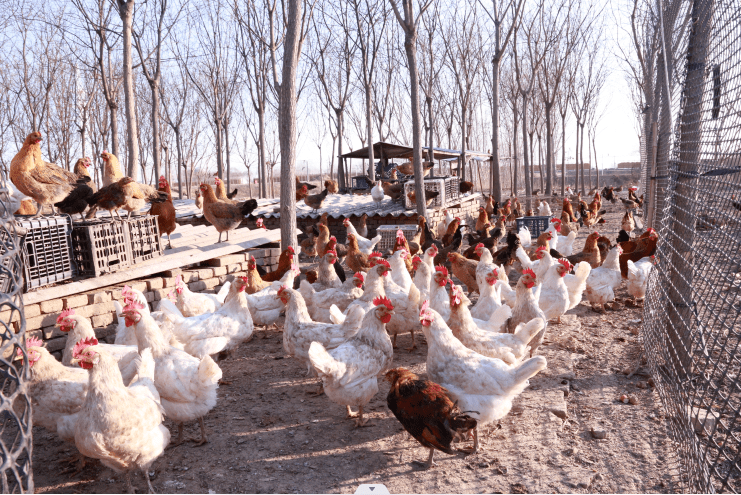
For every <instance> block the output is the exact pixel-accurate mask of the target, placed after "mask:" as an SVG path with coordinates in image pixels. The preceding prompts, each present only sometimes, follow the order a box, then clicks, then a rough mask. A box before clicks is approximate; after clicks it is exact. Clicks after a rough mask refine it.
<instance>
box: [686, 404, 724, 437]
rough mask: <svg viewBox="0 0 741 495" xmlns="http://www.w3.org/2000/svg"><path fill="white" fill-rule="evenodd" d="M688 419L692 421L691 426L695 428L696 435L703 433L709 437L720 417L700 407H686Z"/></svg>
mask: <svg viewBox="0 0 741 495" xmlns="http://www.w3.org/2000/svg"><path fill="white" fill-rule="evenodd" d="M687 409H688V411H687V412H688V413H689V414H690V419H691V420H692V426H693V428H695V432H696V433H700V434H701V433H703V431H704V432H705V434H706V435H710V434H712V433H713V431H714V430H715V425H716V424H717V422H718V419H720V415H719V414H718V413H716V412H713V411H710V410H708V409H704V408H700V407H691V408H690V407H689V406H688V407H687Z"/></svg>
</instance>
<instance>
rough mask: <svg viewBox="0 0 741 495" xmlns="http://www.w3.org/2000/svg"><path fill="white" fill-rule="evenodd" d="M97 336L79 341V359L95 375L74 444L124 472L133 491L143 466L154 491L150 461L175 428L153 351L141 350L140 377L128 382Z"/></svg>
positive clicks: (160, 452) (154, 458) (79, 413)
mask: <svg viewBox="0 0 741 495" xmlns="http://www.w3.org/2000/svg"><path fill="white" fill-rule="evenodd" d="M94 342H95V341H94V340H93V341H92V342H90V341H88V340H83V341H81V342H79V343H78V344H77V346H76V347H75V357H74V362H75V363H79V364H80V366H81V367H82V368H84V369H87V370H89V375H90V376H89V379H88V394H87V397H85V402H84V403H83V404H82V408H81V409H80V411H79V412H78V413H77V421H76V423H75V445H76V446H77V449H78V450H79V451H80V453H81V454H82V455H84V456H87V457H91V458H93V459H99V460H100V462H101V463H103V465H105V466H107V467H109V468H111V469H113V470H114V471H116V472H117V473H122V472H123V473H124V474H125V477H126V488H127V490H128V491H129V493H134V488H133V486H132V485H131V472H132V471H135V470H138V471H141V472H142V474H143V475H144V478H145V479H146V480H147V486H148V488H149V491H150V493H154V489H153V488H152V482H151V481H150V479H149V466H151V465H152V463H153V462H154V461H155V460H156V459H157V458H158V457H159V456H161V455H162V453H163V452H164V451H165V448H166V447H167V444H168V443H170V431H169V430H168V429H167V428H166V427H165V426H164V425H163V424H162V421H163V420H164V418H163V415H162V405H161V403H160V395H159V394H158V393H157V389H156V388H155V385H154V375H155V363H154V360H153V359H152V351H151V350H149V349H145V350H143V351H142V353H141V360H140V363H139V367H138V372H137V377H136V381H135V382H134V383H133V384H132V385H131V386H129V387H126V386H124V383H123V380H122V379H121V373H120V372H119V371H118V366H117V365H116V361H115V359H113V357H112V356H111V355H110V354H108V353H107V352H106V351H104V350H103V349H101V348H100V347H99V346H97V345H94Z"/></svg>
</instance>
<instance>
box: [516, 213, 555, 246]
mask: <svg viewBox="0 0 741 495" xmlns="http://www.w3.org/2000/svg"><path fill="white" fill-rule="evenodd" d="M516 220H517V232H519V231H520V229H521V228H522V227H527V228H528V230H529V231H530V237H532V239H533V241H535V239H537V238H538V236H539V235H540V234H542V233H543V232H545V231H546V230H548V226H549V224H550V221H551V217H520V218H517V219H516Z"/></svg>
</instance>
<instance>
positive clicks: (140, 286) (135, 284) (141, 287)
mask: <svg viewBox="0 0 741 495" xmlns="http://www.w3.org/2000/svg"><path fill="white" fill-rule="evenodd" d="M126 285H128V286H129V287H131V288H132V289H136V290H138V291H140V292H146V291H147V283H146V282H144V281H133V280H132V281H131V282H129V283H127V284H126Z"/></svg>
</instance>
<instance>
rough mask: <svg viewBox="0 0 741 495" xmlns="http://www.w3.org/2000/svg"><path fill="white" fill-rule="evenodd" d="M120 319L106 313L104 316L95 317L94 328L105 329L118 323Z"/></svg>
mask: <svg viewBox="0 0 741 495" xmlns="http://www.w3.org/2000/svg"><path fill="white" fill-rule="evenodd" d="M117 320H118V318H116V317H115V315H114V314H113V313H106V314H103V315H96V316H93V327H94V328H100V327H105V326H108V325H110V324H111V323H113V322H114V321H117ZM96 333H97V332H96Z"/></svg>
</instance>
